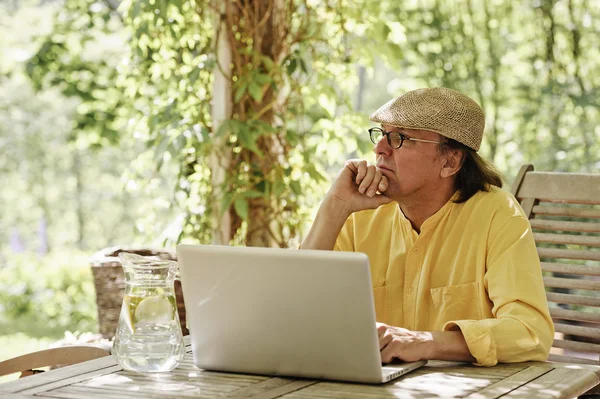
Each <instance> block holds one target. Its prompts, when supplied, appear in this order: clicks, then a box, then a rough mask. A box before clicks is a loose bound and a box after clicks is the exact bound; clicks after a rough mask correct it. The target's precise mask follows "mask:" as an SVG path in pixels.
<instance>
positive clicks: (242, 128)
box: [237, 123, 263, 158]
mask: <svg viewBox="0 0 600 399" xmlns="http://www.w3.org/2000/svg"><path fill="white" fill-rule="evenodd" d="M237 137H238V140H240V143H241V144H242V146H243V147H244V148H246V149H248V150H250V151H252V152H253V153H255V154H256V155H258V156H259V157H261V158H262V157H263V153H262V152H261V151H260V149H259V148H258V146H257V145H256V137H255V136H254V135H253V134H252V132H251V131H250V129H249V127H248V125H245V124H241V123H240V124H239V126H238V129H237Z"/></svg>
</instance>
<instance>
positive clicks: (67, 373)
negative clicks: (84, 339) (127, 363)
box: [0, 337, 600, 399]
mask: <svg viewBox="0 0 600 399" xmlns="http://www.w3.org/2000/svg"><path fill="white" fill-rule="evenodd" d="M186 344H188V345H187V353H186V356H185V359H184V360H183V362H182V363H181V364H180V366H179V367H178V368H177V369H175V370H173V371H172V372H170V373H160V374H138V373H130V372H126V371H123V370H122V369H121V367H120V366H118V365H117V364H116V363H115V361H114V360H113V358H112V356H108V357H105V358H101V359H96V360H92V361H88V362H84V363H80V364H76V365H73V366H68V367H63V368H60V369H57V370H52V371H49V372H46V373H41V374H37V375H34V376H30V377H26V378H22V379H20V380H16V381H11V382H7V383H4V384H0V397H1V398H5V399H17V398H72V399H93V398H128V399H129V398H131V399H134V398H161V399H164V398H175V397H177V398H184V397H185V398H217V397H226V398H260V399H271V398H286V399H291V398H365V399H366V398H369V399H379V398H438V397H444V398H464V397H468V398H472V399H475V398H477V399H483V398H498V397H500V396H502V398H544V399H546V398H572V397H576V396H578V395H580V394H582V393H583V392H586V391H587V390H588V389H590V388H592V387H594V386H596V385H598V383H600V367H597V366H589V365H575V364H563V363H544V362H529V363H518V364H501V365H497V366H495V367H490V368H483V367H476V366H472V365H470V364H465V363H454V362H437V361H432V362H429V363H428V364H427V366H425V367H422V368H421V369H418V370H416V371H413V372H412V373H409V374H407V375H406V376H404V377H402V378H399V379H396V380H394V381H392V382H389V383H387V384H383V385H362V384H351V383H340V382H331V381H315V380H306V379H295V378H279V377H275V378H274V377H267V376H255V375H242V374H228V373H217V372H209V371H203V370H200V369H198V368H196V367H195V366H194V365H193V362H192V354H191V347H190V346H189V340H188V339H187V337H186Z"/></svg>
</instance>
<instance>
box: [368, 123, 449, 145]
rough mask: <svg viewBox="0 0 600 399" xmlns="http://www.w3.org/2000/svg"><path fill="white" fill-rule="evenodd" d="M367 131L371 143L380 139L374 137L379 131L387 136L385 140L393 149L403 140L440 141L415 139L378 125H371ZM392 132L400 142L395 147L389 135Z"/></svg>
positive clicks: (437, 142)
mask: <svg viewBox="0 0 600 399" xmlns="http://www.w3.org/2000/svg"><path fill="white" fill-rule="evenodd" d="M368 131H369V138H370V139H371V142H372V143H373V144H377V143H378V142H379V140H381V139H379V140H377V138H376V137H375V134H377V133H379V134H381V135H382V136H385V137H386V138H387V142H388V144H389V146H390V147H392V148H393V149H394V150H397V149H398V148H400V147H402V144H404V140H411V141H419V142H422V143H434V144H440V143H441V141H433V140H423V139H415V138H414V137H408V136H407V135H405V134H403V133H400V132H386V131H385V130H383V129H382V128H380V127H372V128H370V129H369V130H368ZM392 134H393V135H394V136H397V137H395V139H396V140H400V144H399V145H398V146H397V147H394V146H393V145H392V137H390V136H391V135H392Z"/></svg>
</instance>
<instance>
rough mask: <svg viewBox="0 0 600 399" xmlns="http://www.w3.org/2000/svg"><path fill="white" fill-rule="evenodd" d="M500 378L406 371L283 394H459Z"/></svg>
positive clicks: (361, 396) (288, 397)
mask: <svg viewBox="0 0 600 399" xmlns="http://www.w3.org/2000/svg"><path fill="white" fill-rule="evenodd" d="M500 380H501V378H485V377H477V378H469V377H464V376H453V375H448V374H445V373H444V372H437V371H430V372H429V373H422V374H418V375H414V374H413V373H409V374H407V375H405V376H403V377H401V378H400V379H398V380H394V381H391V382H389V383H386V384H382V385H366V384H350V383H341V382H340V383H336V382H320V383H318V384H315V385H312V386H309V387H307V388H304V389H302V390H300V391H296V392H293V393H291V394H287V395H284V396H282V398H286V399H291V398H348V397H352V398H358V399H367V398H369V399H373V398H377V399H384V398H398V397H403V396H405V397H410V398H438V397H439V398H459V397H465V396H467V395H469V394H471V393H473V392H476V391H478V390H480V389H483V388H485V387H487V386H489V385H491V384H493V383H495V382H497V381H500Z"/></svg>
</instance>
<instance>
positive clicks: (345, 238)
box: [333, 215, 354, 252]
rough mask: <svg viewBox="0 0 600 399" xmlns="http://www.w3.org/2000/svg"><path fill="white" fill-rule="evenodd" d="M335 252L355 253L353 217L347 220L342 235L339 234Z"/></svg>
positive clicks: (334, 248) (334, 247)
mask: <svg viewBox="0 0 600 399" xmlns="http://www.w3.org/2000/svg"><path fill="white" fill-rule="evenodd" d="M333 250H334V251H343V252H354V218H353V217H352V215H350V217H349V218H348V219H346V222H345V223H344V226H342V230H341V231H340V234H338V237H337V240H336V241H335V245H334V246H333Z"/></svg>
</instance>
